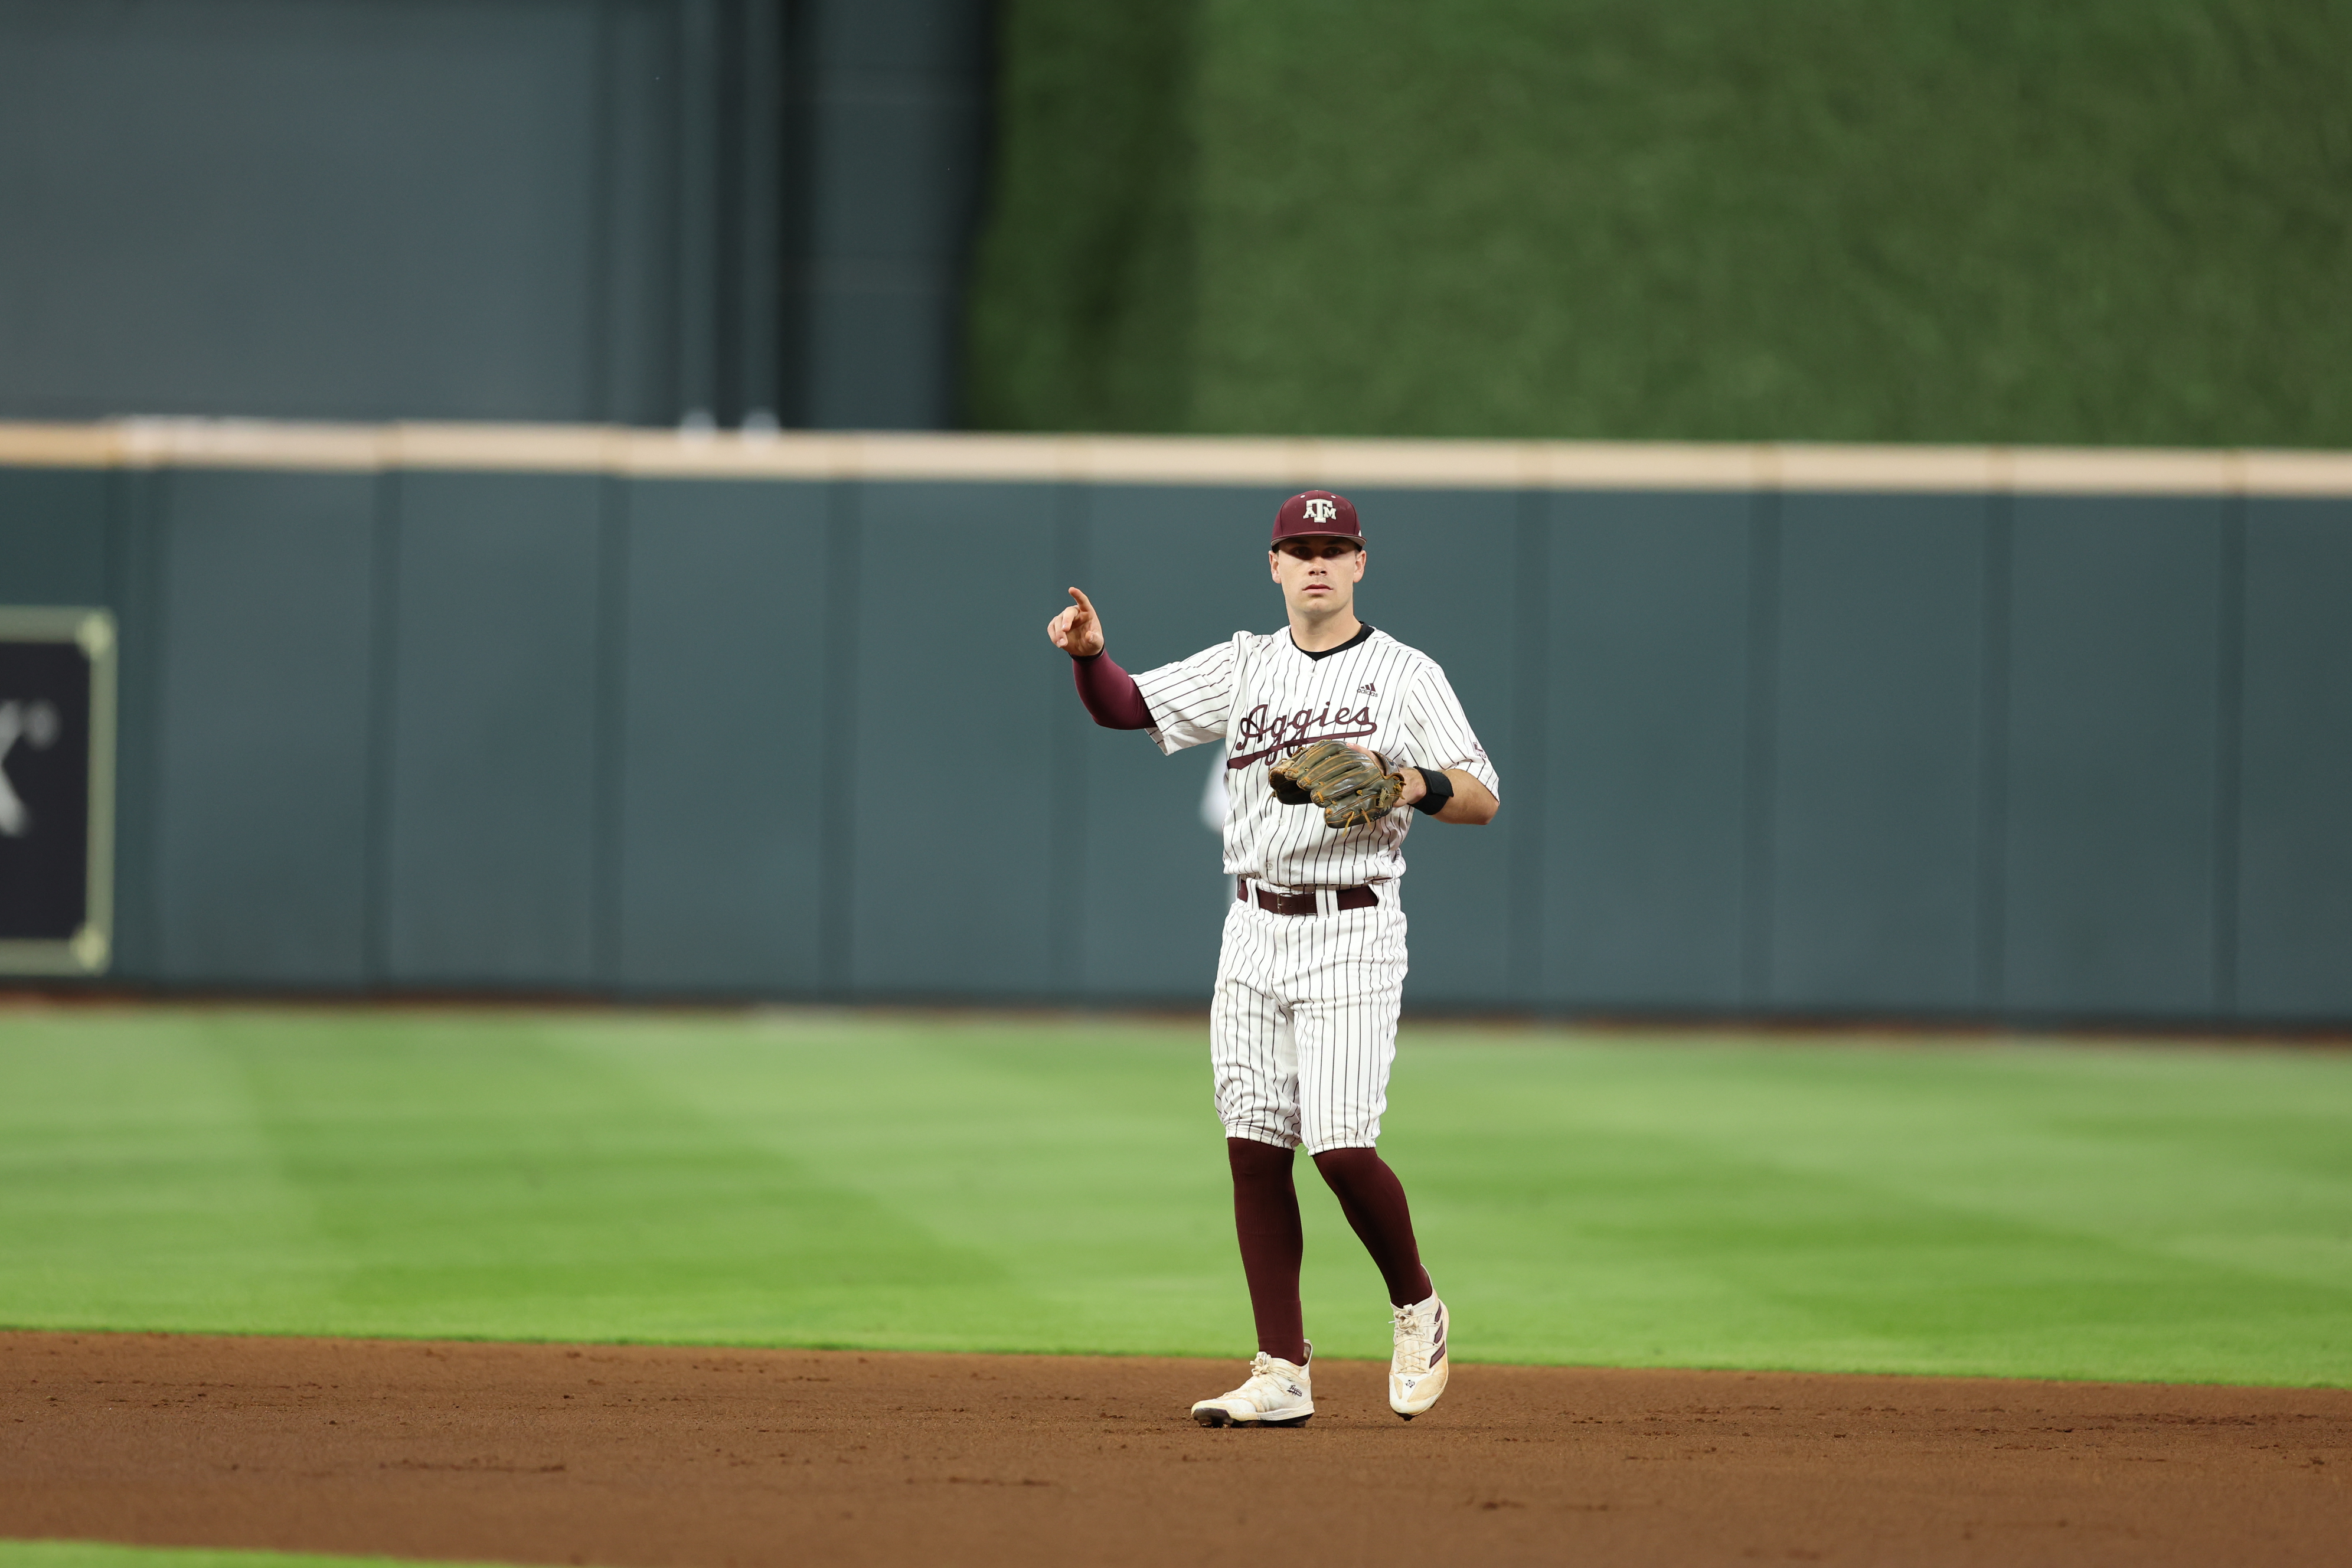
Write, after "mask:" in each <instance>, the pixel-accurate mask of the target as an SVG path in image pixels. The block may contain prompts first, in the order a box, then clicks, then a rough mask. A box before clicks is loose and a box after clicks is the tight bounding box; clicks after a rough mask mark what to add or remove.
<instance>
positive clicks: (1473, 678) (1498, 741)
mask: <svg viewBox="0 0 2352 1568" xmlns="http://www.w3.org/2000/svg"><path fill="white" fill-rule="evenodd" d="M1349 500H1353V501H1354V502H1355V503H1356V506H1357V510H1358V515H1359V517H1360V520H1361V521H1362V524H1363V529H1364V538H1365V542H1366V552H1367V554H1368V555H1369V557H1370V559H1369V560H1368V561H1367V562H1366V563H1365V568H1364V581H1363V582H1362V584H1360V585H1359V586H1358V588H1357V589H1356V608H1357V612H1358V615H1359V616H1360V619H1363V620H1366V621H1369V622H1370V623H1371V624H1372V625H1373V626H1378V627H1380V628H1381V630H1382V631H1384V632H1386V633H1388V634H1389V635H1390V636H1391V637H1395V638H1396V639H1397V640H1398V641H1399V642H1402V643H1404V644H1406V645H1407V646H1408V647H1417V648H1419V649H1420V650H1421V651H1422V652H1423V653H1425V654H1427V655H1429V657H1430V658H1433V659H1435V660H1437V662H1438V663H1439V664H1440V665H1442V666H1444V669H1445V679H1446V683H1447V684H1448V685H1450V686H1452V687H1453V688H1454V696H1455V697H1457V698H1459V699H1460V700H1461V702H1462V710H1463V712H1464V713H1465V715H1466V716H1467V717H1468V718H1469V721H1470V725H1471V728H1472V729H1473V730H1475V731H1477V734H1478V740H1479V743H1480V744H1481V745H1483V746H1485V747H1486V750H1487V754H1488V756H1489V757H1490V758H1492V760H1493V762H1494V763H1495V769H1496V773H1498V774H1499V775H1500V776H1501V778H1502V781H1503V788H1504V794H1505V797H1506V798H1508V796H1509V793H1510V791H1511V788H1512V785H1513V781H1514V779H1524V780H1525V782H1526V783H1527V784H1529V785H1530V788H1531V792H1532V786H1533V784H1534V780H1533V778H1532V777H1531V776H1528V775H1526V774H1523V773H1517V772H1515V771H1514V770H1515V769H1517V768H1519V767H1521V766H1523V765H1524V764H1523V763H1522V759H1521V756H1520V753H1519V752H1518V751H1517V749H1516V748H1514V747H1513V745H1512V743H1511V733H1510V726H1509V720H1510V716H1511V714H1512V713H1513V711H1514V710H1515V701H1516V699H1517V690H1518V683H1519V682H1521V681H1523V680H1525V679H1529V678H1530V677H1531V676H1532V675H1533V673H1534V672H1531V671H1524V670H1521V669H1518V668H1517V666H1516V661H1515V659H1514V657H1513V655H1514V652H1515V643H1516V637H1517V630H1518V626H1517V605H1516V595H1515V592H1514V585H1513V579H1512V573H1511V568H1510V563H1511V561H1512V559H1513V558H1514V556H1515V555H1516V553H1517V519H1518V510H1519V498H1518V497H1517V495H1516V494H1514V493H1512V492H1509V491H1505V490H1485V491H1478V490H1473V491H1460V490H1456V491H1451V492H1434V491H1428V490H1387V491H1383V490H1370V489H1365V490H1352V491H1350V492H1349ZM1261 570H1263V568H1261ZM1266 591H1267V593H1268V595H1270V596H1271V602H1270V605H1269V608H1271V609H1273V610H1274V611H1275V612H1276V615H1277V616H1279V615H1280V613H1281V607H1282V606H1281V600H1280V598H1279V597H1278V596H1274V595H1276V590H1275V588H1274V585H1273V584H1271V583H1269V584H1267V585H1266ZM1276 624H1277V625H1279V624H1280V622H1279V620H1277V621H1276ZM1528 804H1529V805H1532V804H1533V801H1532V799H1531V798H1530V799H1529V801H1528ZM1506 810H1508V808H1506ZM1410 821H1411V824H1412V826H1411V827H1410V829H1409V830H1408V834H1407V837H1406V838H1405V865H1406V875H1405V882H1404V908H1405V919H1406V922H1407V925H1408V928H1409V930H1410V931H1411V939H1410V941H1411V948H1412V977H1411V978H1410V979H1409V980H1408V981H1407V982H1406V983H1405V1002H1406V1004H1407V1005H1410V1006H1441V1007H1484V1008H1494V1007H1501V1006H1505V1005H1508V1004H1509V1002H1510V1001H1511V1000H1512V995H1511V975H1510V959H1511V952H1512V942H1511V936H1512V932H1511V912H1510V898H1509V893H1510V880H1511V843H1512V839H1511V829H1512V826H1513V823H1512V819H1511V818H1510V817H1508V816H1499V817H1497V818H1496V821H1495V822H1493V823H1491V824H1489V825H1488V826H1485V827H1464V826H1458V825H1456V824H1452V823H1441V822H1434V821H1432V820H1431V819H1430V818H1429V817H1427V816H1423V815H1422V814H1421V813H1419V812H1413V813H1411V814H1410Z"/></svg>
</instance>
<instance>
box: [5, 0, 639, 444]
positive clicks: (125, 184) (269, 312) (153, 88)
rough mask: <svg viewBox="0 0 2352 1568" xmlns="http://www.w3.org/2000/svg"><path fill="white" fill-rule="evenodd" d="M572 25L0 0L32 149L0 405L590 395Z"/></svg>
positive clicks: (249, 409) (327, 413)
mask: <svg viewBox="0 0 2352 1568" xmlns="http://www.w3.org/2000/svg"><path fill="white" fill-rule="evenodd" d="M132 17H135V20H131V18H132ZM597 24H598V10H597V8H596V7H594V6H591V5H547V4H537V3H529V0H523V3H517V0H505V3H495V0H477V3H473V4H467V5H386V4H365V5H355V4H345V5H320V4H317V3H315V0H160V3H152V4H147V5H141V6H138V7H136V8H135V9H134V10H132V11H131V12H129V13H126V12H125V10H124V8H122V7H119V6H108V5H34V6H28V7H12V8H11V9H10V10H9V12H8V13H6V14H5V15H0V145H5V146H8V147H11V148H16V149H27V148H34V149H37V150H38V155H37V156H12V157H10V158H8V159H6V160H5V161H0V210H5V211H6V212H7V213H9V214H10V215H11V216H10V221H9V222H8V223H6V224H5V225H0V278H5V279H8V280H9V282H10V287H9V288H8V289H6V290H5V291H0V410H11V411H18V412H27V413H37V414H45V415H48V416H60V415H62V416H104V415H110V414H121V413H130V412H157V413H182V412H186V413H241V414H256V415H279V416H294V417H305V418H375V417H383V416H404V415H406V416H415V415H417V414H420V413H425V414H430V415H432V416H436V417H441V418H519V417H521V418H542V419H543V418H597V417H601V416H604V412H605V410H604V407H603V406H602V405H601V404H600V402H599V401H598V398H597V395H596V392H597V376H596V374H595V373H596V370H597V368H598V367H597V364H596V352H597V348H598V344H599V342H600V339H601V337H602V335H603V333H604V331H607V330H608V329H621V328H625V326H626V325H627V319H622V320H617V321H614V320H605V319H604V318H603V316H602V314H601V313H602V312H603V311H604V305H603V301H602V300H600V299H599V298H598V287H597V285H598V267H599V258H600V257H601V255H602V253H603V247H602V245H601V244H600V239H601V237H600V236H599V235H598V234H597V232H596V221H597V217H598V213H599V207H598V202H599V195H598V186H599V183H600V178H601V176H600V172H599V170H598V167H597V163H596V156H595V153H596V148H597V146H598V144H599V138H598V135H597V132H596V121H597V117H598V114H599V111H600V105H599V104H598V101H597V98H596V94H597V90H598V71H599V66H598V25H597ZM624 133H625V132H624ZM93 193H102V195H93ZM647 228H648V229H651V228H652V226H650V225H648V226H647ZM646 241H651V242H656V243H658V241H659V237H658V236H657V235H656V234H654V233H647V234H646V236H645V237H644V241H641V243H643V242H646Z"/></svg>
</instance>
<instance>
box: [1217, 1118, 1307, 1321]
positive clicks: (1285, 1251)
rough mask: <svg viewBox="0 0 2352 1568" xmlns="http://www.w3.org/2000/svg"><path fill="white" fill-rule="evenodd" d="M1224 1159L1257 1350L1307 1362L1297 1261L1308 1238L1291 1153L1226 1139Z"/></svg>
mask: <svg viewBox="0 0 2352 1568" xmlns="http://www.w3.org/2000/svg"><path fill="white" fill-rule="evenodd" d="M1225 1158H1226V1160H1227V1162H1228V1163H1231V1164H1232V1166H1233V1168H1234V1234H1235V1235H1236V1236H1237V1237H1240V1239H1241V1244H1242V1273H1243V1274H1244V1276H1245V1277H1246V1278H1247V1279H1248V1280H1249V1293H1250V1310H1251V1312H1252V1313H1254V1314H1255V1316H1256V1318H1257V1348H1258V1349H1260V1350H1262V1351H1264V1352H1265V1353H1266V1354H1268V1355H1271V1356H1280V1357H1281V1358H1282V1359H1283V1360H1284V1361H1286V1362H1290V1363H1294V1364H1301V1363H1305V1362H1306V1360H1307V1322H1306V1317H1305V1314H1304V1313H1303V1312H1302V1311H1301V1310H1299V1306H1298V1260H1299V1258H1301V1257H1302V1256H1304V1255H1305V1253H1306V1251H1307V1238H1306V1237H1305V1235H1304V1234H1303V1233H1302V1232H1301V1231H1300V1230H1299V1227H1298V1189H1297V1187H1296V1186H1294V1185H1292V1184H1291V1180H1290V1151H1289V1150H1287V1149H1277V1148H1276V1147H1275V1146H1274V1145H1273V1144H1271V1143H1260V1142H1257V1141H1256V1140H1255V1139H1251V1138H1228V1139H1226V1140H1225Z"/></svg>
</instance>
